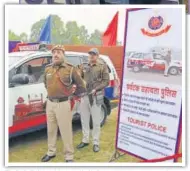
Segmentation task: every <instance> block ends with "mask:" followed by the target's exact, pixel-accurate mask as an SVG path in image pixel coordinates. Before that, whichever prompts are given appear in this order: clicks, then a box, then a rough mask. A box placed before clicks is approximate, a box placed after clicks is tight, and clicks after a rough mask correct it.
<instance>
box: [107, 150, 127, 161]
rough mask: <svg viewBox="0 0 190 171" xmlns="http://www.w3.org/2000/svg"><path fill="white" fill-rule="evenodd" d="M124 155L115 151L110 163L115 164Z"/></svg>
mask: <svg viewBox="0 0 190 171" xmlns="http://www.w3.org/2000/svg"><path fill="white" fill-rule="evenodd" d="M124 155H125V153H120V152H119V151H118V150H115V151H114V153H113V155H112V157H111V159H110V160H109V162H113V161H115V160H117V159H119V158H120V157H122V156H124Z"/></svg>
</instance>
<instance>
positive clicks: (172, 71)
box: [169, 67, 179, 75]
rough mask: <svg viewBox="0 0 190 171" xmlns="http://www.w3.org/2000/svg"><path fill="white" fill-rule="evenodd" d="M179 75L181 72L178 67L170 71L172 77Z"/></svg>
mask: <svg viewBox="0 0 190 171" xmlns="http://www.w3.org/2000/svg"><path fill="white" fill-rule="evenodd" d="M178 73H179V70H178V68H177V67H171V68H170V69H169V74H170V75H177V74H178Z"/></svg>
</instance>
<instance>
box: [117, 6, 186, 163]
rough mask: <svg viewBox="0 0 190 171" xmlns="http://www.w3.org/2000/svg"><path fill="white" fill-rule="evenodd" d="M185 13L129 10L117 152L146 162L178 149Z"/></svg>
mask: <svg viewBox="0 0 190 171" xmlns="http://www.w3.org/2000/svg"><path fill="white" fill-rule="evenodd" d="M183 12H184V11H183V10H182V9H180V8H165V9H164V8H163V9H161V8H160V9H136V10H131V11H130V10H128V11H127V19H126V33H125V56H124V59H123V60H124V61H123V64H124V65H123V75H122V84H121V97H120V105H119V116H118V124H117V137H116V148H117V149H119V150H121V151H124V152H127V153H129V154H131V155H134V156H136V157H139V158H141V159H144V160H152V159H159V158H164V157H168V156H172V155H174V154H176V153H177V152H178V149H179V143H180V142H179V141H180V135H181V130H180V128H181V117H182V116H181V115H182V113H181V104H182V49H183V48H182V32H183V31H184V30H182V13H183ZM173 161H174V159H171V160H167V161H165V162H173Z"/></svg>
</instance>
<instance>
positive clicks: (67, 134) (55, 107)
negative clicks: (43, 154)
mask: <svg viewBox="0 0 190 171" xmlns="http://www.w3.org/2000/svg"><path fill="white" fill-rule="evenodd" d="M46 113H47V134H48V152H47V155H49V156H53V155H55V154H56V140H57V131H58V127H59V130H60V133H61V138H62V141H63V144H64V147H63V153H64V156H65V160H73V153H74V148H73V132H72V114H71V107H70V102H69V101H65V102H60V103H56V102H51V101H49V100H47V108H46Z"/></svg>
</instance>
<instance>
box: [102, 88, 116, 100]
mask: <svg viewBox="0 0 190 171" xmlns="http://www.w3.org/2000/svg"><path fill="white" fill-rule="evenodd" d="M113 92H114V87H106V88H105V89H104V93H105V96H106V97H107V98H108V99H113V98H114V96H113V95H114V94H113Z"/></svg>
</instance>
